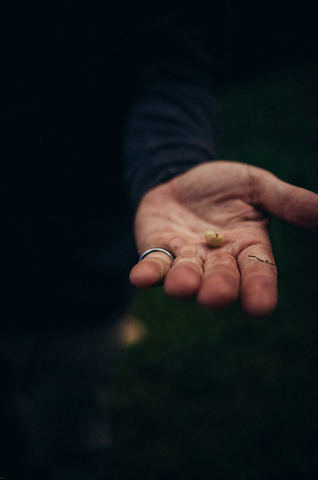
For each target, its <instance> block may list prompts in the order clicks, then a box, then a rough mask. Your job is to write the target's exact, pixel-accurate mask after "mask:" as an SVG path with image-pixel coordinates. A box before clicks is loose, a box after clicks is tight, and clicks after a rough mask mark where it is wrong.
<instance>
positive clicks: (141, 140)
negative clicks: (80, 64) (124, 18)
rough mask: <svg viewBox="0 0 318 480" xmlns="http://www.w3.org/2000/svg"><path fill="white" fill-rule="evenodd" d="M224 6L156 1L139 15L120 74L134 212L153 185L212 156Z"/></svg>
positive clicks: (227, 20) (226, 22)
mask: <svg viewBox="0 0 318 480" xmlns="http://www.w3.org/2000/svg"><path fill="white" fill-rule="evenodd" d="M231 4H232V2H231V1H227V0H216V1H213V0H212V1H211V0H210V1H208V0H188V1H175V0H172V1H170V2H168V1H165V0H161V1H160V0H159V1H157V2H155V1H153V2H145V4H144V5H143V8H142V9H141V11H140V14H139V21H138V22H137V23H136V24H135V25H134V30H133V31H131V32H130V45H129V48H128V49H127V51H128V54H127V58H128V60H127V62H126V66H127V70H126V72H125V78H126V82H127V87H126V88H127V89H128V90H130V92H131V93H130V95H131V97H130V102H129V108H128V111H127V115H126V125H125V133H124V158H125V168H126V171H125V182H126V185H127V186H128V189H129V192H130V198H131V202H132V204H133V206H134V207H135V206H136V205H137V204H138V202H139V200H140V198H141V196H142V195H143V194H144V193H145V192H146V191H147V190H149V189H150V188H152V187H154V186H155V185H157V184H159V183H161V182H164V181H166V180H168V179H170V178H172V177H173V176H175V175H178V174H180V173H182V172H184V171H186V170H187V169H189V168H191V167H193V166H195V165H197V164H199V163H202V162H206V161H210V160H213V159H216V158H217V155H218V144H219V139H220V132H221V113H220V106H219V100H218V97H219V93H220V87H221V84H222V79H223V76H224V71H225V66H226V63H227V57H228V50H229V48H228V46H229V42H230V32H231V24H232V5H231Z"/></svg>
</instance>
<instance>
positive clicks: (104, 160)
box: [0, 0, 231, 331]
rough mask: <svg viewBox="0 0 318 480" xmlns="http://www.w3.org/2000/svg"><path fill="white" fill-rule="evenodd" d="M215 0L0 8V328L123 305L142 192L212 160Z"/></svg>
mask: <svg viewBox="0 0 318 480" xmlns="http://www.w3.org/2000/svg"><path fill="white" fill-rule="evenodd" d="M230 3H231V2H228V1H227V0H215V1H213V0H185V1H179V0H169V1H166V0H153V1H151V0H149V1H146V0H145V1H138V0H135V1H128V0H116V1H115V0H113V1H102V0H81V1H76V2H75V1H73V0H63V1H62V0H55V1H54V2H53V1H49V2H43V1H40V0H29V1H27V2H26V1H24V0H11V1H10V2H2V4H1V7H0V10H1V11H0V37H1V51H0V56H1V57H0V62H1V63H0V79H1V80H0V81H1V84H0V95H1V107H0V108H1V125H0V139H1V140H0V203H1V206H0V219H1V220H0V248H1V270H0V279H1V280H0V281H1V284H0V329H1V328H7V327H8V328H18V329H21V331H23V330H28V329H31V328H33V327H34V326H36V328H38V327H39V325H43V326H44V327H45V328H47V327H48V326H49V325H65V326H69V325H86V324H92V323H95V322H100V321H104V320H105V318H111V317H112V316H113V315H115V314H117V313H118V312H119V311H120V310H121V309H122V308H123V306H124V305H125V304H126V299H127V296H128V292H129V285H128V272H129V269H130V268H131V266H132V265H133V263H134V262H135V261H136V259H137V254H136V252H135V247H134V243H133V238H132V215H133V212H134V209H135V208H136V205H137V204H138V201H139V199H140V197H141V196H142V194H143V193H144V192H145V191H147V190H148V189H149V188H151V187H152V186H154V185H157V184H158V183H160V182H162V181H165V180H167V179H169V178H171V177H173V176H174V175H176V174H179V173H182V172H183V171H185V170H187V169H189V168H190V167H192V166H194V165H196V164H198V163H200V162H204V161H207V160H211V159H214V158H216V156H217V144H218V138H219V133H220V112H219V105H218V100H217V98H218V92H219V87H220V84H221V82H222V77H223V74H224V62H225V59H226V56H227V48H228V40H229V30H230V25H231V6H230Z"/></svg>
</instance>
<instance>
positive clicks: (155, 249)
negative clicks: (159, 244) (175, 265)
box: [139, 248, 174, 262]
mask: <svg viewBox="0 0 318 480" xmlns="http://www.w3.org/2000/svg"><path fill="white" fill-rule="evenodd" d="M152 252H162V253H165V254H166V255H168V257H169V258H170V260H171V261H172V262H173V260H174V256H173V255H172V254H171V253H170V252H168V250H165V249H164V248H150V249H149V250H146V251H145V252H144V253H143V254H142V255H141V257H140V258H139V262H141V260H142V259H143V258H145V257H146V255H149V253H152Z"/></svg>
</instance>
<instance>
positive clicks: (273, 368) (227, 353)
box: [110, 0, 318, 480]
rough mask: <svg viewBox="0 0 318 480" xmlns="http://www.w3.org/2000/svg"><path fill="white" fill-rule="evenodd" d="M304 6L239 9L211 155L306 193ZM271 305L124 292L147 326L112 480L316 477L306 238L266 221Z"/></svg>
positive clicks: (132, 359)
mask: <svg viewBox="0 0 318 480" xmlns="http://www.w3.org/2000/svg"><path fill="white" fill-rule="evenodd" d="M316 30H317V18H316V2H314V1H312V0H304V1H301V2H286V1H282V0H279V1H273V0H260V1H257V2H256V1H251V0H245V1H241V6H240V9H239V14H238V17H237V21H236V27H235V35H234V41H233V53H232V61H231V68H230V70H229V74H228V78H227V82H226V88H225V92H224V98H223V105H224V117H225V127H226V128H225V132H226V133H225V136H224V143H223V149H222V158H225V159H231V160H238V161H243V162H246V163H251V164H254V165H257V166H260V167H262V168H266V169H269V170H270V171H272V172H273V173H275V174H276V175H277V176H279V177H280V178H282V179H284V180H285V181H287V182H291V183H294V184H296V185H299V186H302V187H304V188H308V189H311V190H313V191H315V192H317V193H318V174H317V173H318V172H317V170H318V169H317V160H318V158H317V131H318V121H317V110H318V109H317V106H318V102H317V79H318V78H317V48H316V47H317V34H316ZM271 236H272V242H273V249H274V255H275V259H276V263H277V267H278V272H279V303H278V306H277V309H276V311H275V312H274V313H273V314H272V315H271V316H270V317H268V318H267V319H264V320H261V321H255V320H251V319H249V318H247V317H246V316H245V315H243V314H242V313H241V311H240V309H239V307H238V305H233V306H232V307H230V308H229V309H227V310H225V311H223V312H218V313H215V312H208V311H206V310H204V309H202V308H199V307H198V306H197V305H196V303H195V301H190V302H186V303H178V302H175V301H172V300H171V299H168V298H166V297H165V296H164V295H163V293H162V290H161V289H160V288H158V289H152V290H149V291H147V292H141V293H136V297H135V301H134V304H133V306H132V309H131V315H133V316H134V317H135V318H137V319H138V320H141V321H142V322H143V324H144V325H145V327H146V329H147V335H146V336H145V337H144V339H143V340H142V341H140V342H139V343H136V344H132V345H130V346H129V347H127V348H126V349H124V351H123V355H122V357H121V361H120V363H119V366H118V370H117V375H116V383H115V391H114V395H113V400H112V402H113V410H112V416H113V424H114V435H115V451H114V454H115V455H114V462H113V466H112V471H111V476H110V478H112V479H114V480H119V479H130V478H138V480H148V479H149V480H161V479H162V480H163V479H164V480H190V479H191V480H193V479H197V480H211V479H212V480H223V479H224V480H255V479H257V480H268V479H279V480H287V479H288V480H291V479H295V480H296V479H297V480H299V479H306V480H307V479H314V478H317V472H318V459H317V446H318V445H317V433H318V432H317V430H318V428H317V427H318V418H317V417H318V415H317V399H318V395H317V393H318V384H317V377H318V376H317V366H318V353H317V352H318V349H317V339H318V322H317V311H318V281H317V271H318V248H317V247H318V242H317V234H314V233H310V232H305V231H302V230H300V229H297V228H294V227H291V226H289V225H286V224H284V223H283V222H281V221H279V220H277V219H275V218H273V219H272V221H271Z"/></svg>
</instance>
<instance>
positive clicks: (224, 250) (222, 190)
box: [130, 161, 318, 317]
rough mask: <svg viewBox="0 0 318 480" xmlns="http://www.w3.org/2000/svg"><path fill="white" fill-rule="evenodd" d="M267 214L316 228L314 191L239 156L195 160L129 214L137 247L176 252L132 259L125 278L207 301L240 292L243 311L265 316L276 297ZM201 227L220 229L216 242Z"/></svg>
mask: <svg viewBox="0 0 318 480" xmlns="http://www.w3.org/2000/svg"><path fill="white" fill-rule="evenodd" d="M269 214H273V215H275V216H277V217H279V218H281V219H282V220H284V221H286V222H289V223H291V224H293V225H295V226H297V227H300V228H306V229H309V230H313V231H318V195H317V194H315V193H313V192H310V191H308V190H304V189H302V188H298V187H295V186H293V185H289V184H287V183H285V182H283V181H281V180H279V179H278V178H277V177H275V176H274V175H273V174H272V173H270V172H268V171H266V170H262V169H260V168H257V167H253V166H250V165H246V164H242V163H237V162H228V161H214V162H209V163H204V164H202V165H200V166H198V167H194V168H193V169H191V170H189V171H188V172H186V173H184V174H182V175H179V176H177V177H175V178H174V179H172V180H170V181H168V182H166V183H164V184H162V185H159V186H157V187H155V188H153V189H152V190H150V191H149V192H148V193H146V194H145V196H144V197H143V198H142V200H141V202H140V205H139V207H138V210H137V213H136V218H135V238H136V243H137V248H138V251H139V253H140V254H142V253H143V252H144V251H146V250H147V249H150V248H153V247H161V248H164V249H167V250H168V251H169V252H171V253H172V254H173V255H174V256H175V260H174V261H173V262H172V261H171V260H170V258H169V257H168V256H167V255H165V254H164V253H161V252H154V253H151V254H149V255H147V256H146V257H145V258H144V259H143V260H142V261H141V262H140V263H138V264H137V265H135V266H134V267H133V269H132V271H131V273H130V281H131V283H132V284H133V285H135V286H136V287H138V288H142V289H146V288H149V287H152V286H155V285H161V284H163V287H164V291H165V293H166V294H167V295H169V296H171V297H173V298H176V299H180V300H182V299H187V298H190V297H193V296H196V297H197V301H198V303H199V304H200V305H202V306H205V307H207V308H210V309H220V308H224V307H226V306H228V305H230V304H231V303H232V302H234V301H235V300H236V299H237V298H239V300H240V303H241V307H242V309H243V311H244V312H245V313H246V314H247V315H249V316H252V317H264V316H266V315H268V314H269V313H271V312H272V311H273V310H274V308H275V306H276V302H277V269H276V265H275V260H274V257H273V253H272V249H271V243H270V238H269V233H268V222H269ZM206 229H210V230H213V231H215V232H217V233H219V234H222V235H224V237H225V241H224V243H223V245H222V246H221V247H219V248H211V247H209V246H208V245H207V244H206V242H205V238H204V232H205V230H206ZM272 264H274V265H272Z"/></svg>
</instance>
